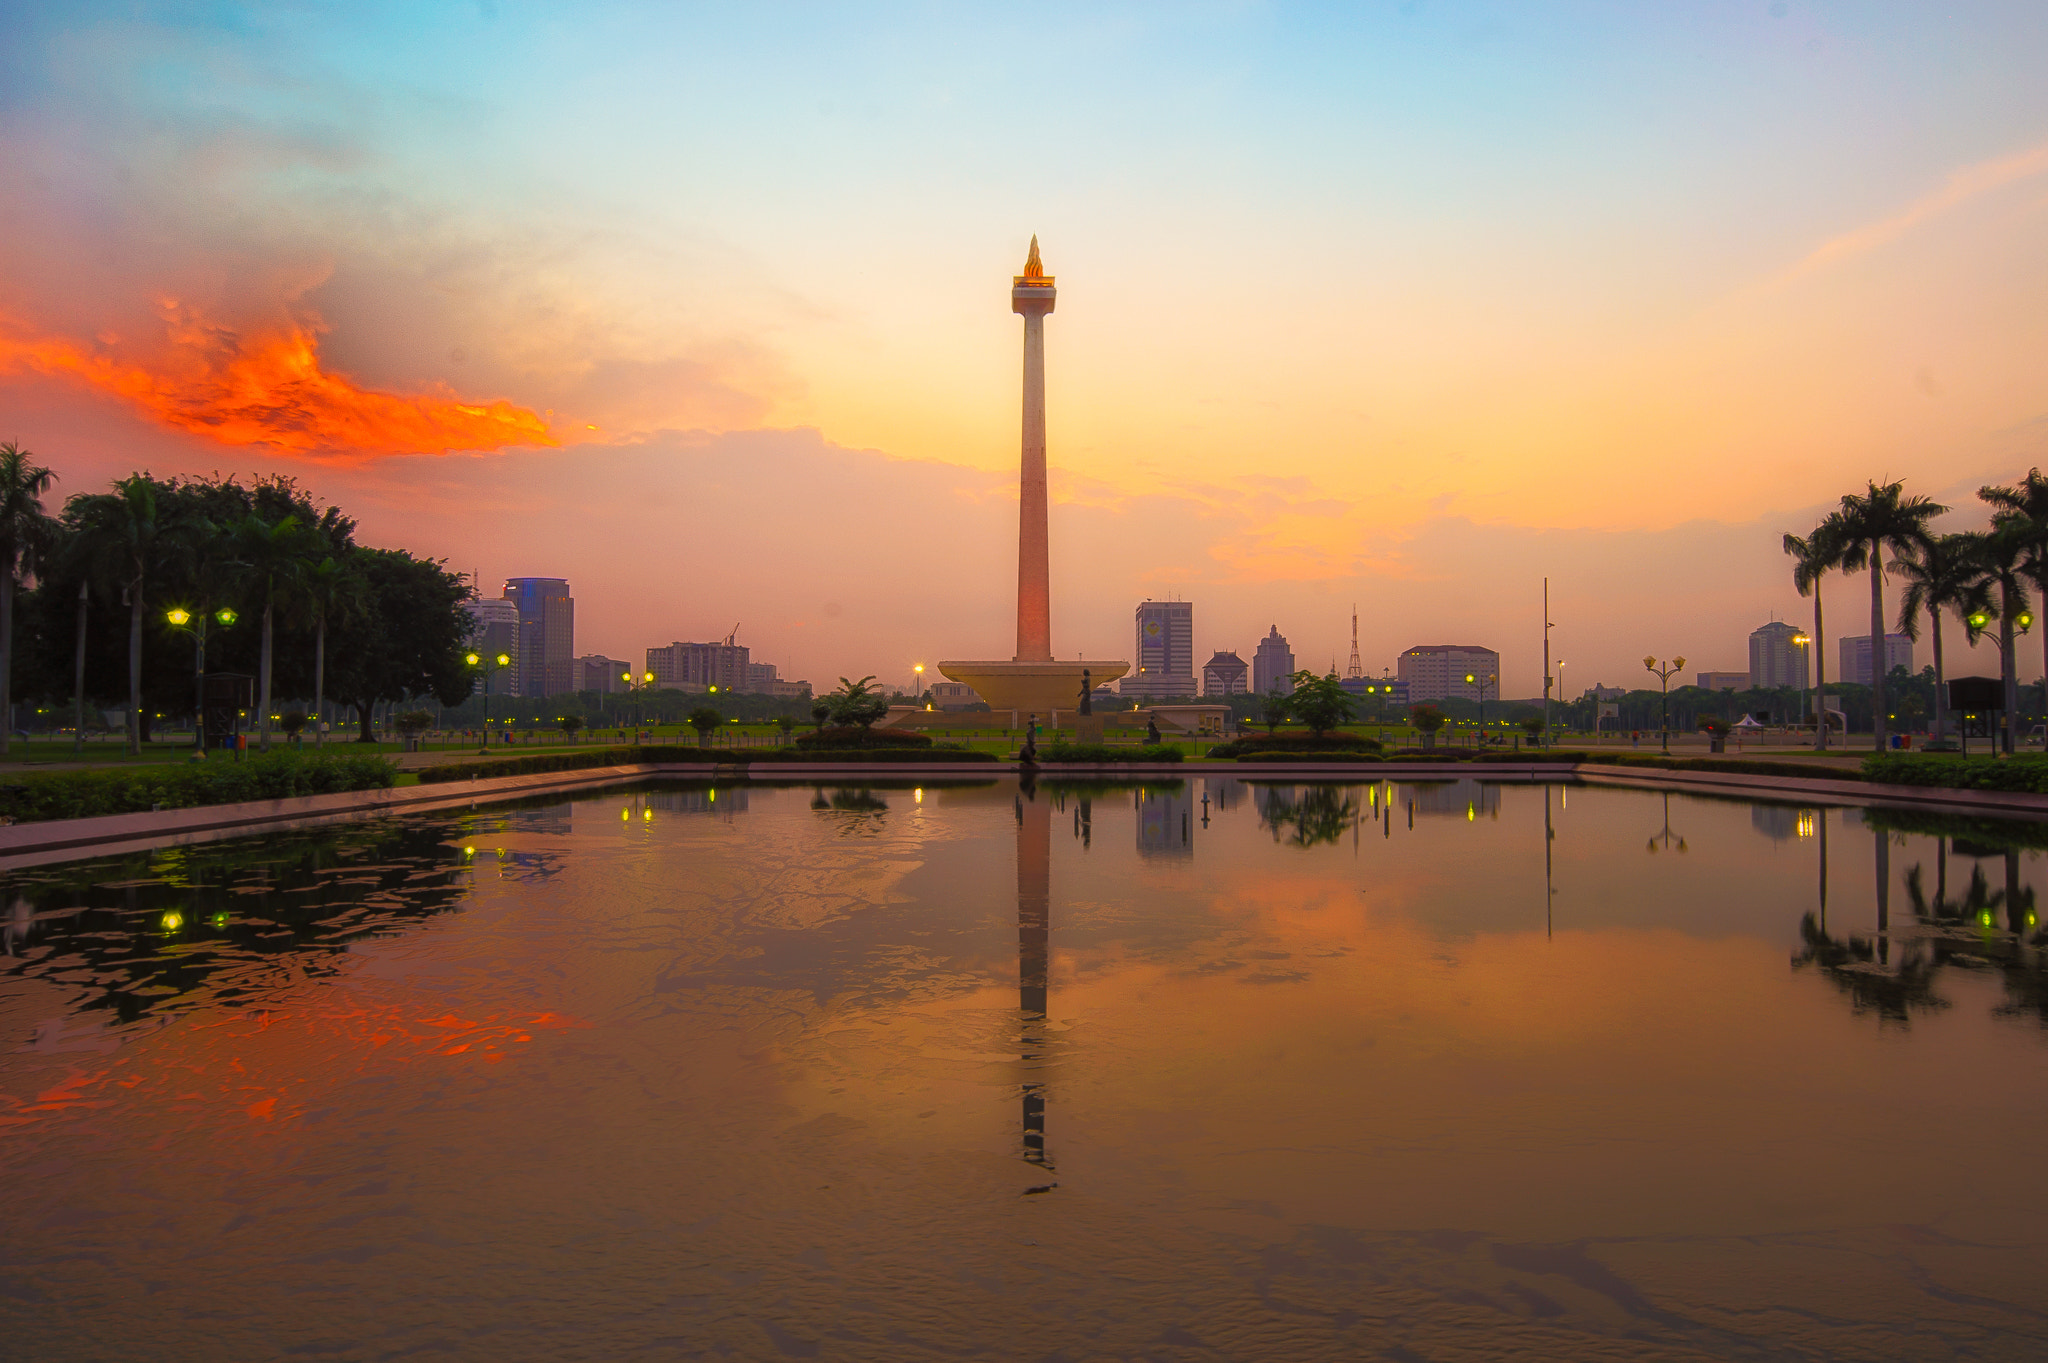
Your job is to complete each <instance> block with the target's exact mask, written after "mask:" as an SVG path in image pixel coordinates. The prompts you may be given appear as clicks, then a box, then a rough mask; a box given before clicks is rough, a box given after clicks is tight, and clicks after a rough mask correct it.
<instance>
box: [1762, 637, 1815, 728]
mask: <svg viewBox="0 0 2048 1363" xmlns="http://www.w3.org/2000/svg"><path fill="white" fill-rule="evenodd" d="M1812 642H1813V639H1812V637H1811V636H1810V635H1808V634H1807V632H1806V631H1805V630H1800V631H1799V632H1798V633H1797V634H1794V635H1793V636H1792V646H1793V647H1794V648H1796V649H1798V650H1799V665H1800V670H1802V671H1803V672H1805V673H1806V680H1807V681H1808V682H1809V683H1810V682H1812V680H1813V655H1812V654H1811V653H1809V652H1807V646H1808V645H1810V644H1811V643H1812ZM1750 685H1752V686H1754V685H1756V679H1755V678H1754V677H1752V678H1750ZM1806 691H1807V688H1806V687H1804V686H1802V687H1800V688H1799V725H1800V727H1801V728H1804V727H1806ZM1813 708H1814V713H1815V714H1819V715H1820V718H1821V720H1822V721H1825V720H1826V719H1827V716H1826V715H1824V714H1820V697H1819V696H1817V695H1816V696H1815V697H1814V700H1813ZM1822 727H1826V726H1825V723H1824V722H1823V725H1822Z"/></svg>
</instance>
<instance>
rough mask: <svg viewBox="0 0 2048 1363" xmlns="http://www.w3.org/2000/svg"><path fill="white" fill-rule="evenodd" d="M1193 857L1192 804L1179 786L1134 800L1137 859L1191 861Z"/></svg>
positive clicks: (1186, 790) (1193, 812) (1193, 817)
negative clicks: (1169, 858) (1186, 859)
mask: <svg viewBox="0 0 2048 1363" xmlns="http://www.w3.org/2000/svg"><path fill="white" fill-rule="evenodd" d="M1194 854H1195V801H1194V797H1193V796H1192V795H1191V794H1189V792H1188V787H1187V786H1186V785H1185V784H1184V783H1182V782H1178V781H1175V782H1171V783H1169V784H1166V785H1164V786H1162V787H1160V788H1159V789H1156V790H1146V791H1144V792H1142V793H1141V794H1140V795H1139V796H1138V855H1139V856H1141V857H1148V858H1149V857H1175V858H1178V857H1191V856H1193V855H1194Z"/></svg>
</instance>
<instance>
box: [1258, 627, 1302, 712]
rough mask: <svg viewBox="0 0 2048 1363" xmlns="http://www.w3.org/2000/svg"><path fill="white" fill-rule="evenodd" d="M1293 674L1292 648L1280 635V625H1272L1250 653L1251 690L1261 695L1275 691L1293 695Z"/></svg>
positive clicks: (1284, 694)
mask: <svg viewBox="0 0 2048 1363" xmlns="http://www.w3.org/2000/svg"><path fill="white" fill-rule="evenodd" d="M1293 676H1294V650H1293V649H1291V648H1289V647H1288V646H1287V641H1286V640H1285V639H1283V638H1281V637H1280V627H1279V626H1278V625H1274V626H1273V627H1272V629H1271V631H1270V632H1269V633H1268V634H1267V635H1266V637H1265V638H1263V639H1261V640H1259V647H1258V651H1257V652H1256V653H1253V654H1252V690H1253V691H1255V692H1257V693H1258V694H1259V695H1262V696H1265V695H1270V694H1272V693H1273V692H1275V691H1278V692H1279V693H1280V694H1281V695H1283V696H1289V695H1293V694H1294V682H1293V680H1292V678H1293Z"/></svg>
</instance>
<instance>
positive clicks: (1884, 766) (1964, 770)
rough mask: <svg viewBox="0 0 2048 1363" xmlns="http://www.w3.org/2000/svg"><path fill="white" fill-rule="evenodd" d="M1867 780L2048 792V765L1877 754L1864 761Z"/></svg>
mask: <svg viewBox="0 0 2048 1363" xmlns="http://www.w3.org/2000/svg"><path fill="white" fill-rule="evenodd" d="M1863 777H1864V779H1865V780H1868V781H1882V782H1884V783H1886V784H1888V785H1895V786H1944V787H1948V788H1950V789H1955V790H2015V791H2034V792H2048V761H2043V760H2041V759H2039V758H1997V757H1920V756H1917V755H1913V754H1908V753H1889V752H1888V753H1873V754H1871V755H1870V756H1869V757H1866V758H1864V759H1863Z"/></svg>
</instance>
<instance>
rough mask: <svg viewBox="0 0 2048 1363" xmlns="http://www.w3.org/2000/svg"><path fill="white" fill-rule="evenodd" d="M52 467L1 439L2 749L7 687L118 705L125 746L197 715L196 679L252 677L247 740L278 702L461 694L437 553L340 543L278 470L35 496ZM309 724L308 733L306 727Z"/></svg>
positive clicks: (465, 628)
mask: <svg viewBox="0 0 2048 1363" xmlns="http://www.w3.org/2000/svg"><path fill="white" fill-rule="evenodd" d="M56 481H57V478H56V475H55V473H53V472H52V471H51V470H50V469H49V468H46V467H44V466H42V465H40V464H38V463H37V462H36V459H35V456H34V455H33V454H31V453H30V452H28V451H26V450H24V449H22V448H20V447H19V446H18V445H16V444H13V443H8V444H0V715H4V716H6V717H7V723H6V724H5V726H4V728H5V732H4V733H0V754H4V753H6V752H7V750H8V745H9V743H10V742H11V740H12V738H13V735H14V731H15V729H16V727H17V726H16V724H15V721H14V714H15V711H14V706H15V703H16V701H17V699H20V700H25V701H27V702H28V703H31V704H38V705H41V706H47V707H49V708H51V709H56V710H59V711H60V712H61V710H62V709H63V708H69V709H70V711H71V714H72V720H73V723H74V724H75V726H76V728H77V732H78V734H79V736H80V737H81V739H82V737H83V734H84V731H85V729H86V727H87V725H86V712H87V710H88V708H89V707H97V706H101V705H115V704H121V705H125V707H126V710H127V715H128V719H127V741H128V750H129V751H130V752H131V753H138V754H139V753H140V752H141V751H142V745H143V743H144V742H146V741H147V740H148V738H149V733H150V725H151V720H152V719H153V718H154V717H155V716H156V715H159V714H161V715H168V716H178V717H183V716H187V715H189V716H192V718H193V720H194V722H195V723H197V722H198V720H199V709H200V706H201V699H200V681H199V679H200V677H201V676H202V675H203V674H205V673H209V672H211V673H221V672H230V673H242V674H245V675H249V676H252V677H254V679H255V688H256V692H257V695H256V714H255V717H256V727H257V731H258V742H259V744H260V745H261V746H263V747H268V746H269V743H270V736H271V711H272V707H273V704H274V703H276V702H277V701H278V699H279V698H280V697H293V698H296V699H299V700H303V701H310V702H312V703H313V704H314V706H315V708H316V709H319V708H321V707H322V706H323V703H324V702H326V701H333V702H336V703H338V704H341V705H345V706H348V707H349V708H351V709H353V710H354V711H355V712H356V715H357V717H358V720H359V722H360V724H361V736H362V738H363V740H364V741H369V740H370V739H371V738H372V734H371V727H370V726H371V717H372V713H373V711H374V709H375V707H376V706H377V705H378V704H379V703H382V702H395V701H401V700H406V699H409V698H411V697H415V696H423V695H433V696H434V697H435V698H436V699H438V700H439V701H441V702H442V703H443V704H449V705H452V704H456V703H458V702H460V701H462V700H463V699H465V698H466V697H467V696H468V695H469V693H470V689H471V686H472V684H473V681H474V677H473V674H472V673H471V671H470V669H469V668H468V666H467V665H466V664H465V663H464V661H463V649H464V642H465V640H466V638H467V635H468V632H469V629H470V622H469V617H468V613H467V612H466V611H464V610H463V608H462V607H463V603H464V602H466V601H467V600H468V599H469V597H470V594H471V593H470V588H469V585H468V584H467V583H466V582H465V581H464V580H463V579H462V578H461V577H460V576H459V575H458V574H455V573H452V572H449V571H448V570H447V568H446V567H445V566H444V565H443V564H442V563H440V562H439V561H436V560H432V559H422V558H416V557H414V556H413V555H411V554H409V553H406V552H405V551H404V550H400V549H373V548H370V547H367V546H365V545H360V544H357V543H356V542H355V528H356V525H355V521H354V520H352V519H351V518H349V517H348V516H346V515H344V514H342V512H341V511H340V510H339V509H337V508H335V507H331V506H330V507H321V506H318V505H316V504H315V503H314V502H313V500H312V498H311V497H310V496H309V495H308V494H307V493H306V492H305V491H303V490H302V489H301V488H300V487H299V486H298V485H297V483H296V482H295V481H294V480H293V479H290V478H286V477H267V478H258V479H256V480H255V481H253V482H250V483H243V482H242V481H240V480H239V479H238V478H236V477H234V476H232V475H230V476H227V477H222V476H220V475H218V474H216V475H214V476H213V477H210V478H180V477H173V478H168V479H161V478H155V477H152V476H151V475H149V474H147V473H136V474H132V475H130V476H129V477H126V478H123V479H120V480H119V481H117V482H115V483H114V484H113V485H112V486H111V487H110V488H108V489H107V490H106V491H104V492H85V493H79V494H77V495H75V496H73V497H71V498H70V499H68V500H67V501H66V502H65V503H64V505H63V508H62V510H61V511H59V512H58V513H57V514H55V515H52V514H50V513H49V512H48V511H47V510H46V508H45V505H44V501H45V499H46V498H47V497H48V496H49V494H50V492H51V489H52V488H53V486H54V485H55V483H56ZM316 732H317V730H316Z"/></svg>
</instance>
